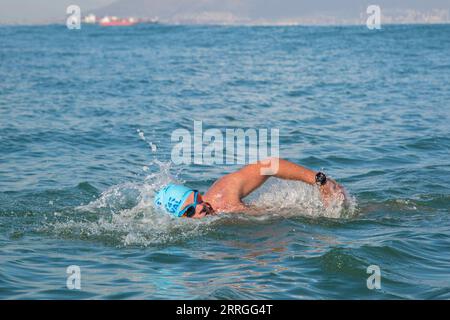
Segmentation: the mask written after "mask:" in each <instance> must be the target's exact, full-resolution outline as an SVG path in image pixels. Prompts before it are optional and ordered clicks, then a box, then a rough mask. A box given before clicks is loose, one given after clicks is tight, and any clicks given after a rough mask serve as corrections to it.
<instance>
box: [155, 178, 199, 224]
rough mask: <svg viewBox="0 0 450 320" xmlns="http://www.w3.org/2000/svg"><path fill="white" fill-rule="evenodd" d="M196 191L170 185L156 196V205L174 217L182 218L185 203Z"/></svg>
mask: <svg viewBox="0 0 450 320" xmlns="http://www.w3.org/2000/svg"><path fill="white" fill-rule="evenodd" d="M193 191H194V190H192V189H189V188H187V187H185V186H181V185H177V184H169V185H167V186H166V187H164V188H162V189H161V190H160V191H159V192H158V193H157V194H156V196H155V201H154V203H155V205H156V206H157V207H160V208H163V209H164V210H165V211H166V212H167V213H169V214H170V215H172V216H174V217H180V212H181V208H182V206H183V203H184V202H185V201H186V199H187V198H188V197H189V195H190V194H191V192H193Z"/></svg>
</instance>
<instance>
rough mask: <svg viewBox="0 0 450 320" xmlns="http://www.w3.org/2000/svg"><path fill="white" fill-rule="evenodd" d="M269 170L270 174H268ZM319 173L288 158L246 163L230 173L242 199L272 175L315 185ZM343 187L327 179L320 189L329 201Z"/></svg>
mask: <svg viewBox="0 0 450 320" xmlns="http://www.w3.org/2000/svg"><path fill="white" fill-rule="evenodd" d="M270 171H272V172H270ZM269 172H270V174H269V175H267V173H269ZM264 173H266V174H264ZM317 173H318V172H317V171H314V170H311V169H308V168H305V167H303V166H301V165H298V164H295V163H293V162H290V161H288V160H284V159H280V158H268V159H266V160H263V161H258V162H256V163H253V164H249V165H246V166H245V167H243V168H242V169H240V170H238V171H236V172H234V173H232V174H230V178H231V177H232V178H233V180H234V181H235V183H236V184H235V185H237V186H238V192H239V197H240V198H241V199H242V198H245V197H246V196H247V195H249V194H250V193H252V192H253V191H254V190H256V189H257V188H259V187H260V186H261V185H262V184H264V182H266V180H267V179H268V178H269V177H271V176H273V177H277V178H280V179H285V180H296V181H302V182H305V183H307V184H309V185H314V184H315V183H316V175H317ZM341 189H342V187H340V186H339V185H338V184H337V183H336V182H335V181H334V180H332V179H327V180H326V183H325V184H324V185H322V186H320V191H321V194H322V196H323V199H324V201H325V202H327V201H328V199H329V197H330V196H331V195H333V194H334V193H336V192H339V191H342V190H343V189H342V190H341Z"/></svg>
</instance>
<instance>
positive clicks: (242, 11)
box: [93, 0, 450, 24]
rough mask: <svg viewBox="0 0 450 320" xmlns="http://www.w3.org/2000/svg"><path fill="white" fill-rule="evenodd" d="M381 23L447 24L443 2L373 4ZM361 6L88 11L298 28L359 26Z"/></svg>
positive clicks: (207, 5)
mask: <svg viewBox="0 0 450 320" xmlns="http://www.w3.org/2000/svg"><path fill="white" fill-rule="evenodd" d="M376 3H377V4H378V5H379V6H380V7H381V8H382V16H383V18H384V21H385V22H390V23H403V22H410V23H411V22H412V23H414V22H433V21H434V22H436V21H441V22H442V21H444V22H448V21H449V17H448V11H449V9H450V2H449V1H448V0H429V1H420V0H416V1H414V0H409V1H405V0H378V1H376ZM367 5H368V2H367V1H365V0H339V1H335V0H314V1H309V0H117V1H116V2H114V3H112V4H110V5H107V6H104V7H101V8H100V9H97V10H94V11H93V13H95V14H96V15H97V16H103V15H117V16H134V17H142V18H144V17H145V18H153V17H158V18H159V19H160V20H161V21H167V22H175V23H177V22H181V23H184V22H187V23H211V22H212V23H236V22H238V23H239V22H263V23H264V22H269V23H270V22H275V23H277V22H280V21H281V22H283V21H284V22H293V23H295V22H299V23H311V24H317V23H318V24H321V23H324V24H341V23H349V24H352V23H364V22H365V20H364V19H365V17H366V8H367ZM435 9H437V10H435Z"/></svg>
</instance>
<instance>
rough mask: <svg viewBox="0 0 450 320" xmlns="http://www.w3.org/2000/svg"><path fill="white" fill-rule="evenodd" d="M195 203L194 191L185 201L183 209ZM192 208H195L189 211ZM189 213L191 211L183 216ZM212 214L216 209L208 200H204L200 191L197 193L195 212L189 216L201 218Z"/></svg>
mask: <svg viewBox="0 0 450 320" xmlns="http://www.w3.org/2000/svg"><path fill="white" fill-rule="evenodd" d="M193 203H194V192H192V193H191V195H190V196H189V197H188V198H187V199H186V201H185V202H184V205H183V209H184V208H186V207H187V206H189V205H192V204H193ZM190 210H193V209H189V210H188V211H190ZM188 214H189V212H187V213H186V214H185V215H184V216H183V217H187V215H188ZM211 214H215V212H214V209H213V208H212V207H211V205H210V204H209V203H208V202H204V201H203V198H202V195H201V194H200V193H197V205H196V206H195V213H194V214H193V215H191V216H190V217H189V218H194V219H200V218H203V217H205V216H207V215H211Z"/></svg>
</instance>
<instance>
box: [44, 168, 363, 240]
mask: <svg viewBox="0 0 450 320" xmlns="http://www.w3.org/2000/svg"><path fill="white" fill-rule="evenodd" d="M149 165H150V166H152V167H153V168H158V169H155V170H154V171H153V172H151V173H150V174H149V175H147V176H146V177H145V179H144V181H143V182H142V183H124V184H120V185H116V186H113V187H111V188H109V189H107V190H105V191H104V192H103V193H102V194H101V195H100V196H99V197H98V198H97V199H96V200H94V201H92V202H91V203H89V204H87V205H84V206H80V207H77V208H76V210H77V212H78V213H80V214H81V215H82V214H83V213H87V214H90V216H92V214H94V216H95V215H97V216H98V217H97V218H96V219H94V221H92V219H88V221H86V219H84V221H74V219H73V217H71V220H70V221H68V222H67V221H66V222H55V223H52V224H49V225H48V226H47V227H48V228H50V229H51V232H53V233H56V234H59V235H64V236H77V237H82V238H87V239H102V240H104V241H112V242H114V243H118V245H123V246H129V245H139V246H148V245H154V244H164V243H172V242H177V241H184V240H186V239H191V238H193V237H198V236H202V235H204V234H207V233H208V232H210V231H211V230H214V229H216V228H220V225H222V224H223V223H222V222H223V221H227V220H229V219H238V220H244V221H247V222H253V223H260V222H264V223H267V222H268V221H269V220H270V219H274V218H275V219H276V218H277V217H280V216H282V217H284V218H286V217H295V216H308V217H327V218H340V217H342V216H343V215H344V212H347V213H348V212H350V215H351V214H352V213H353V212H354V207H355V205H356V203H355V202H354V200H351V201H350V202H349V203H347V204H343V203H342V202H340V203H334V204H332V205H331V206H330V207H328V208H324V206H323V204H322V201H321V199H320V194H319V191H318V190H317V188H315V187H311V186H309V185H306V184H304V183H301V182H295V181H284V180H279V179H274V178H272V179H269V181H268V182H266V183H265V184H264V185H263V186H262V187H261V188H260V189H258V190H257V191H256V192H254V193H253V194H252V195H251V196H249V197H247V198H246V199H245V201H246V202H247V203H248V204H250V205H252V206H255V207H259V208H263V209H262V214H261V215H258V216H249V215H245V214H218V215H216V216H212V217H207V218H205V219H176V218H172V217H171V216H169V215H167V214H165V213H163V212H161V211H159V209H156V208H155V207H154V204H153V198H154V195H155V193H156V192H157V191H158V190H160V189H161V188H162V187H163V186H165V185H167V184H168V183H181V184H182V183H183V182H184V181H181V180H179V179H177V177H176V176H173V175H171V174H170V169H171V165H170V162H169V163H164V162H159V161H157V160H156V161H154V162H153V163H152V164H149ZM347 216H348V215H347ZM75 220H79V219H75Z"/></svg>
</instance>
